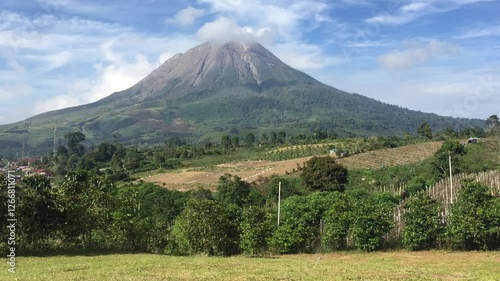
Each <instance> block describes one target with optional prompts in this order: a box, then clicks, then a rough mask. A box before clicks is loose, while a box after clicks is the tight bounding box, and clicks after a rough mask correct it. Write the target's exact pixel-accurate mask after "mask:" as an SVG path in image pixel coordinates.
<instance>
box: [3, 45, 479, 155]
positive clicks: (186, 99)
mask: <svg viewBox="0 0 500 281" xmlns="http://www.w3.org/2000/svg"><path fill="white" fill-rule="evenodd" d="M423 121H427V122H429V123H430V124H431V126H432V127H433V129H434V130H438V129H442V128H445V127H448V126H453V127H455V128H457V129H459V128H464V127H472V126H483V125H484V124H483V123H484V122H483V121H481V120H472V119H458V118H451V117H441V116H438V115H436V114H429V113H423V112H418V111H412V110H409V109H405V108H401V107H398V106H394V105H389V104H386V103H382V102H379V101H376V100H374V99H371V98H368V97H364V96H362V95H359V94H352V93H347V92H344V91H341V90H338V89H336V88H334V87H331V86H327V85H324V84H322V83H320V82H318V81H317V80H315V79H314V78H312V77H310V76H309V75H307V74H305V73H303V72H301V71H298V70H296V69H293V68H292V67H290V66H288V65H287V64H285V63H284V62H282V61H281V60H280V59H279V58H277V57H276V56H275V55H274V54H273V53H271V52H270V51H269V50H267V49H266V48H265V47H263V46H262V45H260V44H259V43H255V42H244V41H232V42H228V43H224V44H217V43H211V42H207V43H204V44H201V45H199V46H196V47H194V48H192V49H190V50H188V51H187V52H185V53H183V54H177V55H175V56H173V57H172V58H170V59H168V60H167V61H166V62H165V63H163V64H162V65H161V66H159V67H158V68H157V69H155V70H154V71H153V72H152V73H151V74H149V75H148V76H146V77H145V78H144V79H142V80H141V81H139V82H138V83H137V84H135V85H134V86H132V87H131V88H129V89H127V90H124V91H121V92H116V93H113V94H111V95H109V96H108V97H106V98H104V99H102V100H99V101H97V102H94V103H91V104H86V105H81V106H77V107H71V108H66V109H62V110H56V111H51V112H47V113H43V114H40V115H36V116H34V117H31V118H28V119H26V120H24V121H21V122H18V123H14V124H9V125H3V126H0V151H2V152H3V153H4V154H8V152H11V151H15V150H16V149H18V148H19V147H20V146H21V145H22V144H21V142H22V135H23V134H24V135H25V142H26V144H27V145H29V147H30V149H31V150H32V151H36V152H39V153H42V152H48V151H50V150H51V149H52V143H53V131H54V128H55V126H56V124H57V132H58V136H59V137H62V136H63V135H64V133H66V132H71V131H80V132H82V133H84V134H85V135H86V136H87V139H88V140H89V142H91V143H94V144H97V143H100V142H102V141H106V140H108V141H109V140H118V141H121V142H123V143H125V144H138V143H161V142H164V141H165V140H166V139H167V138H168V137H171V136H179V137H182V138H185V139H188V140H190V141H200V140H208V139H211V140H212V141H218V140H219V139H220V138H219V137H220V135H222V134H232V135H241V136H242V135H243V134H246V133H248V132H252V133H255V134H257V135H260V133H264V132H270V131H278V130H283V131H285V132H289V133H294V134H297V133H308V132H312V131H314V130H316V129H323V130H329V131H333V132H335V133H337V134H338V135H341V136H342V135H358V136H368V135H373V134H377V135H388V134H401V133H403V132H414V131H415V129H416V128H417V126H418V125H419V124H420V123H421V122H423Z"/></svg>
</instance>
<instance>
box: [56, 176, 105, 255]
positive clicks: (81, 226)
mask: <svg viewBox="0 0 500 281" xmlns="http://www.w3.org/2000/svg"><path fill="white" fill-rule="evenodd" d="M113 189H114V187H113V184H112V183H111V182H109V181H108V180H107V179H105V178H102V177H96V176H93V175H91V174H90V173H88V172H86V171H82V170H78V171H76V172H72V173H70V174H68V175H67V176H66V177H65V179H64V181H63V182H62V183H61V184H60V186H59V188H58V195H59V196H60V204H61V208H62V211H63V216H64V223H65V227H64V228H63V229H62V231H63V235H64V238H63V239H64V240H66V241H68V242H76V243H78V244H79V243H83V244H81V245H82V246H83V247H85V248H87V247H92V245H91V243H92V232H93V231H94V230H98V229H105V228H106V227H107V226H108V225H109V224H110V220H111V217H110V214H111V207H112V204H113V202H112V198H113Z"/></svg>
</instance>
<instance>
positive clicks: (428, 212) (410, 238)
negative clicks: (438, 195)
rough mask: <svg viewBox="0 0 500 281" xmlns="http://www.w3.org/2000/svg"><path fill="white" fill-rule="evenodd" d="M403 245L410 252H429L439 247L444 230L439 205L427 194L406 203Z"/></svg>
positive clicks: (418, 194) (422, 193)
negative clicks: (438, 241) (440, 236)
mask: <svg viewBox="0 0 500 281" xmlns="http://www.w3.org/2000/svg"><path fill="white" fill-rule="evenodd" d="M404 208H405V214H404V229H403V244H404V245H405V247H406V248H408V249H409V250H429V249H432V248H434V247H435V246H436V245H437V239H438V237H439V235H440V234H441V232H442V230H443V228H442V225H441V217H440V216H439V212H440V207H439V204H438V203H437V202H436V201H435V200H433V199H432V198H431V197H430V196H429V195H427V194H426V193H425V192H419V193H417V194H416V195H415V196H412V197H410V199H409V200H408V201H407V202H406V203H405V206H404Z"/></svg>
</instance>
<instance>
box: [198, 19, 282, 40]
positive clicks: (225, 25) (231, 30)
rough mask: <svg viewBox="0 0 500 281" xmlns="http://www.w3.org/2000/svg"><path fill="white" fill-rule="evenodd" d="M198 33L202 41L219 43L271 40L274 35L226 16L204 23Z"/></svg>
mask: <svg viewBox="0 0 500 281" xmlns="http://www.w3.org/2000/svg"><path fill="white" fill-rule="evenodd" d="M196 35H197V37H198V38H199V39H200V40H201V41H213V42H217V43H225V42H228V41H231V40H244V41H259V42H262V41H265V42H269V41H271V40H272V37H273V35H272V31H270V30H266V29H258V30H254V29H253V28H251V27H241V26H239V25H238V24H237V23H236V22H235V21H234V20H232V19H230V18H225V17H221V18H219V19H217V20H215V21H213V22H209V23H206V24H204V25H203V26H202V27H201V28H200V29H199V30H198V32H197V34H196Z"/></svg>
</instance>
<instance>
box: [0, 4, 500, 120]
mask: <svg viewBox="0 0 500 281" xmlns="http://www.w3.org/2000/svg"><path fill="white" fill-rule="evenodd" d="M499 11H500V1H497V0H456V1H445V0H417V1H412V0H393V1H368V0H338V1H326V0H325V1H322V0H300V1H299V0H298V1H284V0H276V1H264V0H197V1H186V0H173V1H160V0H143V1H139V0H133V1H114V0H112V1H95V0H86V1H83V0H31V1H30V0H27V1H19V0H2V2H0V124H5V123H10V122H15V121H20V120H23V119H25V118H27V117H30V116H32V115H34V114H38V113H42V112H45V111H49V110H54V109H60V108H64V107H68V106H74V105H79V104H84V103H88V102H93V101H96V100H98V99H100V98H103V97H105V96H107V95H109V94H111V93H113V92H116V91H119V90H124V89H126V88H128V87H130V86H132V85H133V84H135V83H136V82H138V81H139V80H140V79H141V78H143V77H144V76H146V75H147V74H148V73H149V72H151V71H152V70H153V69H154V68H156V67H158V66H159V65H160V64H161V63H162V62H164V61H165V60H166V59H168V58H169V57H171V56H173V55H174V54H176V53H180V52H185V51H186V50H188V49H189V48H192V47H194V46H196V45H197V44H200V43H203V42H204V41H207V40H214V41H219V42H224V41H228V40H234V39H245V40H256V41H258V42H260V43H262V44H263V45H264V46H265V47H267V48H268V49H269V50H271V51H272V52H274V53H275V54H276V55H277V56H278V57H279V58H281V59H282V60H283V61H284V62H285V63H287V64H289V65H291V66H293V67H295V68H297V69H300V70H302V71H304V72H306V73H308V74H310V75H312V76H313V77H315V78H316V79H318V80H320V81H322V82H324V83H326V84H329V85H332V86H334V87H337V88H339V89H341V90H345V91H347V92H355V93H360V94H363V95H365V96H368V97H372V98H375V99H377V100H380V101H384V102H387V103H391V104H396V105H399V106H402V107H407V108H410V109H416V110H421V111H425V112H433V113H437V114H441V115H446V116H455V117H474V118H481V119H486V118H487V117H488V116H490V115H492V114H500V112H498V109H499V108H500V18H499V17H498V12H499Z"/></svg>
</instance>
